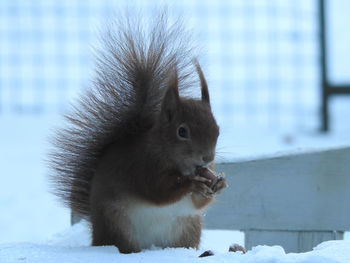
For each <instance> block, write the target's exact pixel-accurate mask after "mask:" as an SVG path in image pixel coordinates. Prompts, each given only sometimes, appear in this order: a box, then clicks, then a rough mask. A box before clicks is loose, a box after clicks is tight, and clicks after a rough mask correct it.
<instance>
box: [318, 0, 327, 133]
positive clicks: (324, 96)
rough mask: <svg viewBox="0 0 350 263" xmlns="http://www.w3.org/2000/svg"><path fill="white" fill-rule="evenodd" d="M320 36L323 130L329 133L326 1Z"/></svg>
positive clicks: (321, 8)
mask: <svg viewBox="0 0 350 263" xmlns="http://www.w3.org/2000/svg"><path fill="white" fill-rule="evenodd" d="M318 2H319V18H318V20H319V30H320V32H319V36H320V60H321V61H320V62H321V85H322V104H321V107H322V108H321V122H322V126H321V130H322V131H323V132H326V131H328V128H329V118H328V114H329V113H328V95H329V86H328V81H327V79H328V78H327V46H326V41H327V40H326V37H327V35H326V14H325V0H319V1H318Z"/></svg>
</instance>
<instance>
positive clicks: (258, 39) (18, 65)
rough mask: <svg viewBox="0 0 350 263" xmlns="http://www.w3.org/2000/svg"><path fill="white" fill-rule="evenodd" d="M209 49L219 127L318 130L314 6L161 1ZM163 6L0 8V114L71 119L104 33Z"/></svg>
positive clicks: (50, 1)
mask: <svg viewBox="0 0 350 263" xmlns="http://www.w3.org/2000/svg"><path fill="white" fill-rule="evenodd" d="M167 2H168V8H169V9H170V10H172V11H173V13H175V14H177V13H182V14H184V15H185V16H186V17H188V18H189V23H190V24H191V27H192V28H194V31H195V32H197V33H198V34H197V35H196V39H197V40H198V41H199V42H200V44H201V45H202V46H203V47H204V52H203V53H204V60H203V61H204V70H205V72H206V73H207V78H208V79H209V84H210V88H211V90H210V91H211V96H212V101H213V104H214V105H213V108H214V111H215V114H216V116H217V118H218V121H219V123H221V124H222V123H224V124H225V125H230V126H238V125H251V124H252V123H254V124H256V125H260V126H264V127H269V128H271V129H281V130H290V129H296V128H297V129H298V128H299V129H300V128H301V129H304V128H310V127H311V128H313V127H314V128H316V127H317V125H318V122H319V118H318V114H319V100H320V96H321V95H320V87H319V82H320V77H319V75H320V72H319V64H318V62H319V52H318V50H319V48H318V21H317V18H318V8H317V1H316V0H255V1H253V0H252V1H246V0H233V1H228V0H226V1H216V0H205V1H199V0H190V1H162V3H163V4H164V3H165V4H166V3H167ZM126 5H128V6H129V8H131V10H133V8H135V7H137V8H142V9H145V10H151V9H153V8H154V7H155V6H157V5H159V3H158V1H131V0H129V1H126V0H125V1H109V0H101V1H97V0H96V1H93V0H90V1H78V0H65V1H54V0H37V1H35V0H28V1H25V0H22V1H20V0H2V1H1V2H0V114H6V113H9V112H11V113H13V112H15V113H20V114H27V113H35V114H44V113H47V112H56V111H61V110H64V109H65V108H66V107H67V103H68V102H69V100H70V98H72V96H74V95H75V94H76V93H77V91H78V90H79V89H82V88H84V87H87V86H88V85H89V80H90V79H91V72H92V70H93V63H92V52H91V46H93V45H94V43H95V41H96V36H98V28H99V25H100V23H101V22H102V23H103V22H104V21H105V19H106V17H111V16H112V15H113V11H115V10H118V9H120V8H123V7H125V6H126Z"/></svg>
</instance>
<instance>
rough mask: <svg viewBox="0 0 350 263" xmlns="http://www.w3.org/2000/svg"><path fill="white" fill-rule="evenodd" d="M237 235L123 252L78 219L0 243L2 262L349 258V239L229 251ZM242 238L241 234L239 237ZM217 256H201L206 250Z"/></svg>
mask: <svg viewBox="0 0 350 263" xmlns="http://www.w3.org/2000/svg"><path fill="white" fill-rule="evenodd" d="M235 238H237V233H233V234H232V231H216V230H211V231H209V230H206V231H204V234H203V238H202V244H201V247H200V249H199V250H195V249H184V248H176V249H175V248H168V249H159V248H152V249H149V250H144V251H142V252H140V253H134V254H128V255H126V254H120V253H119V252H118V250H117V249H116V248H115V247H113V246H106V247H90V246H89V243H90V235H89V226H88V224H87V223H86V222H82V223H79V224H77V225H75V226H73V227H71V228H69V229H68V230H66V231H64V232H63V233H61V234H59V235H56V236H55V237H53V238H52V239H51V240H49V241H47V242H46V243H44V244H40V243H36V244H35V243H13V244H2V245H0V262H2V263H6V262H33V263H35V262H68V263H73V262H85V263H88V262H128V263H134V262H144V263H146V262H152V263H153V262H169V263H172V262H176V263H178V262H255V263H260V262H261V263H263V262H264V263H265V262H274V263H280V262H281V263H282V262H289V263H297V262H300V263H301V262H303V263H326V262H327V263H333V262H337V263H340V262H344V263H348V262H350V241H328V242H324V243H322V244H320V245H318V246H317V247H316V248H314V249H313V251H310V252H307V253H299V254H296V253H289V254H286V253H285V252H284V250H283V248H282V247H280V246H272V247H269V246H257V247H254V248H253V249H252V250H251V251H248V253H247V254H245V255H243V254H241V252H237V253H232V252H227V250H228V247H229V245H230V244H232V243H233V242H236V241H234V239H235ZM238 239H239V237H238ZM208 249H210V250H212V251H213V252H214V256H211V257H206V258H198V256H199V255H200V254H201V253H202V252H204V251H205V250H208Z"/></svg>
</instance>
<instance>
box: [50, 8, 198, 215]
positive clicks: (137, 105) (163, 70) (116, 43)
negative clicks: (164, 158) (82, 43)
mask: <svg viewBox="0 0 350 263" xmlns="http://www.w3.org/2000/svg"><path fill="white" fill-rule="evenodd" d="M141 24H142V21H140V20H138V21H137V19H131V18H126V19H124V20H122V19H121V20H119V21H118V22H114V23H112V25H110V27H109V30H108V31H107V33H105V34H104V35H103V37H102V38H101V39H102V41H101V44H102V45H101V48H100V49H99V50H98V51H97V70H96V73H97V74H96V78H95V80H94V82H93V83H94V85H93V87H92V88H91V89H90V90H89V91H87V92H86V94H85V95H84V96H83V97H82V98H81V99H80V101H79V103H78V104H77V106H75V107H74V108H73V110H72V112H71V113H70V114H67V115H66V116H65V118H66V127H65V128H62V129H60V130H59V131H58V132H57V134H56V137H55V139H54V150H53V151H52V153H51V155H50V164H51V166H52V168H53V169H52V170H53V174H52V175H51V176H50V178H51V182H52V183H53V189H54V193H55V194H56V195H58V196H59V197H61V198H62V199H63V201H64V202H65V204H67V205H68V206H69V207H70V208H71V209H72V210H73V211H75V212H76V213H79V214H82V215H86V216H89V211H90V207H89V193H90V183H91V179H92V178H93V176H94V172H95V170H96V167H97V163H98V161H99V158H100V156H101V154H102V153H103V151H104V149H105V148H106V147H107V146H108V145H109V144H111V143H118V141H121V140H125V139H130V138H131V137H133V136H138V135H139V134H140V133H143V132H145V131H146V130H147V129H149V128H150V127H152V125H153V122H154V119H155V116H156V115H157V113H158V112H159V110H160V103H161V100H162V97H163V94H164V89H165V86H166V82H167V76H168V75H169V74H170V72H171V71H172V70H174V68H175V67H176V68H177V71H178V73H179V84H180V89H181V88H185V87H189V84H190V83H189V81H190V82H191V78H192V73H193V72H195V70H193V68H192V63H191V59H192V58H191V54H190V53H191V49H190V48H188V47H187V46H188V45H187V43H188V40H189V39H188V38H187V35H186V34H184V33H183V28H182V27H181V25H180V23H178V22H177V23H175V24H173V25H171V26H169V25H168V22H167V16H166V15H165V14H162V15H160V16H159V17H158V18H157V19H155V20H154V21H153V23H148V26H144V24H142V26H141Z"/></svg>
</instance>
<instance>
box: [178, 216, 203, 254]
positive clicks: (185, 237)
mask: <svg viewBox="0 0 350 263" xmlns="http://www.w3.org/2000/svg"><path fill="white" fill-rule="evenodd" d="M178 221H179V222H178V226H177V228H178V231H181V235H179V239H178V240H175V241H174V243H173V244H172V247H184V248H195V249H198V246H199V242H200V239H201V234H202V219H201V216H200V215H195V216H188V217H182V218H181V219H178Z"/></svg>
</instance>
